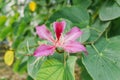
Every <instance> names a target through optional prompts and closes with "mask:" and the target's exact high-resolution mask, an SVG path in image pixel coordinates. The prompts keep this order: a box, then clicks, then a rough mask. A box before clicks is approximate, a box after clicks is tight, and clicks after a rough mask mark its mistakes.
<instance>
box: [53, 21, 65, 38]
mask: <svg viewBox="0 0 120 80" xmlns="http://www.w3.org/2000/svg"><path fill="white" fill-rule="evenodd" d="M65 26H66V22H65V21H61V22H54V23H53V28H54V31H55V33H56V37H57V39H58V40H59V38H60V36H61V34H62V32H63V31H64V29H65Z"/></svg>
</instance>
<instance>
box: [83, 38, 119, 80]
mask: <svg viewBox="0 0 120 80" xmlns="http://www.w3.org/2000/svg"><path fill="white" fill-rule="evenodd" d="M119 40H120V36H117V37H113V38H111V39H110V40H109V41H106V40H105V39H104V38H103V39H100V41H99V42H98V43H96V44H95V45H92V46H87V50H88V53H89V54H88V56H86V57H83V59H82V62H83V64H84V65H85V67H86V69H87V71H88V72H89V74H90V75H91V76H92V78H93V79H94V80H119V79H120V75H119V74H120V41H119Z"/></svg>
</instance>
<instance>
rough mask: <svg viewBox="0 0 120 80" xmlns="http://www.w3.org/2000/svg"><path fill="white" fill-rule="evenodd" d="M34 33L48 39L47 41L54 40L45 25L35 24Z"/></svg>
mask: <svg viewBox="0 0 120 80" xmlns="http://www.w3.org/2000/svg"><path fill="white" fill-rule="evenodd" d="M36 33H37V34H38V36H39V37H40V38H41V39H45V40H48V41H51V42H53V41H54V39H53V36H52V33H51V32H50V31H49V30H48V29H47V28H46V26H45V25H42V26H37V27H36Z"/></svg>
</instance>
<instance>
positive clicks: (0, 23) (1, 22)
mask: <svg viewBox="0 0 120 80" xmlns="http://www.w3.org/2000/svg"><path fill="white" fill-rule="evenodd" d="M6 20H7V17H6V16H0V28H1V27H3V25H4V24H5V22H6Z"/></svg>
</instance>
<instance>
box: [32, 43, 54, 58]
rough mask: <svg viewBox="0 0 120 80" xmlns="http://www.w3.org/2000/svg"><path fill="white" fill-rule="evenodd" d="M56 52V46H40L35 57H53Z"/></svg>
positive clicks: (35, 52)
mask: <svg viewBox="0 0 120 80" xmlns="http://www.w3.org/2000/svg"><path fill="white" fill-rule="evenodd" d="M54 51H55V47H54V46H50V45H45V44H43V45H40V46H39V47H38V48H37V49H36V50H35V51H34V56H36V57H42V56H48V55H53V54H54Z"/></svg>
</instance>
